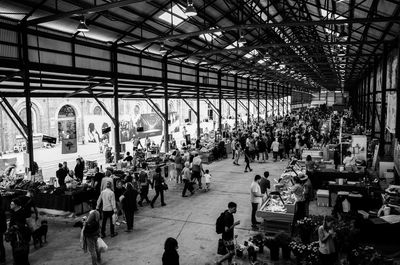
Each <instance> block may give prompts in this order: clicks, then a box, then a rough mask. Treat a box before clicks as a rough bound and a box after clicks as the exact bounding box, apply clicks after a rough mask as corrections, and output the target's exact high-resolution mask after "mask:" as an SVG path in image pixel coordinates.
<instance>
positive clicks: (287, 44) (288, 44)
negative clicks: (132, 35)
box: [169, 41, 380, 58]
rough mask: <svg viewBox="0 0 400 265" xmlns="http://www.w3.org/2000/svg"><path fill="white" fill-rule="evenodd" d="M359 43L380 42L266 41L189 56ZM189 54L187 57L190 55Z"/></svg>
mask: <svg viewBox="0 0 400 265" xmlns="http://www.w3.org/2000/svg"><path fill="white" fill-rule="evenodd" d="M361 43H363V44H380V42H379V41H364V42H362V41H345V42H343V41H332V42H298V43H297V42H290V43H268V44H261V45H255V46H243V47H240V48H234V49H229V50H228V49H218V50H213V51H209V52H204V53H197V54H196V53H193V54H191V55H190V56H199V57H201V56H209V55H213V54H218V53H232V52H235V51H247V50H253V49H262V48H269V47H291V46H330V45H360V44H361ZM186 56H188V55H187V54H182V55H173V56H170V57H169V58H181V57H186ZM190 56H189V57H190Z"/></svg>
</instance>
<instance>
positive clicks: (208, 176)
mask: <svg viewBox="0 0 400 265" xmlns="http://www.w3.org/2000/svg"><path fill="white" fill-rule="evenodd" d="M204 180H205V182H206V188H205V191H209V190H210V186H211V174H210V170H208V169H206V171H205V174H204Z"/></svg>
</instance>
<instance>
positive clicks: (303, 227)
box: [295, 215, 324, 244]
mask: <svg viewBox="0 0 400 265" xmlns="http://www.w3.org/2000/svg"><path fill="white" fill-rule="evenodd" d="M323 221H324V217H323V216H320V215H310V216H309V217H304V218H303V219H301V220H298V221H297V223H296V226H295V231H296V232H297V235H298V236H299V237H300V239H301V241H302V242H303V243H305V244H308V243H310V242H311V241H313V240H314V239H316V238H314V237H313V236H316V233H315V232H316V230H317V229H318V227H319V226H320V225H322V223H323Z"/></svg>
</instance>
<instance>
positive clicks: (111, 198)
mask: <svg viewBox="0 0 400 265" xmlns="http://www.w3.org/2000/svg"><path fill="white" fill-rule="evenodd" d="M101 204H102V205H103V206H102V210H103V221H102V223H101V237H102V238H104V237H105V236H106V225H107V219H110V232H111V237H114V236H116V235H117V234H118V233H116V232H114V224H113V220H112V216H113V214H114V213H115V214H116V213H117V207H116V204H115V194H114V192H113V191H112V190H111V182H110V181H108V182H107V186H106V189H105V190H103V191H102V192H101V193H100V196H99V198H98V200H97V209H99V208H100V205H101Z"/></svg>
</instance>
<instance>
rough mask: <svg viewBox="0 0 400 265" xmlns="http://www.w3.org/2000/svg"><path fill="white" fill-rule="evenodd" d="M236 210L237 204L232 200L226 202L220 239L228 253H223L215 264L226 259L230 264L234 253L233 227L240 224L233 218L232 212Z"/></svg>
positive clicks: (217, 264)
mask: <svg viewBox="0 0 400 265" xmlns="http://www.w3.org/2000/svg"><path fill="white" fill-rule="evenodd" d="M236 211H237V204H236V203H234V202H229V203H228V210H226V211H225V212H224V213H223V214H224V219H223V222H224V231H223V232H222V240H223V242H224V246H225V247H226V250H227V251H228V253H227V254H226V255H224V256H223V257H222V258H221V259H219V260H218V261H217V262H216V265H221V264H222V262H224V261H226V260H227V261H228V264H232V258H233V256H234V255H235V242H234V241H233V239H234V229H235V226H237V225H239V224H240V221H236V222H235V220H234V217H233V214H235V213H236Z"/></svg>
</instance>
